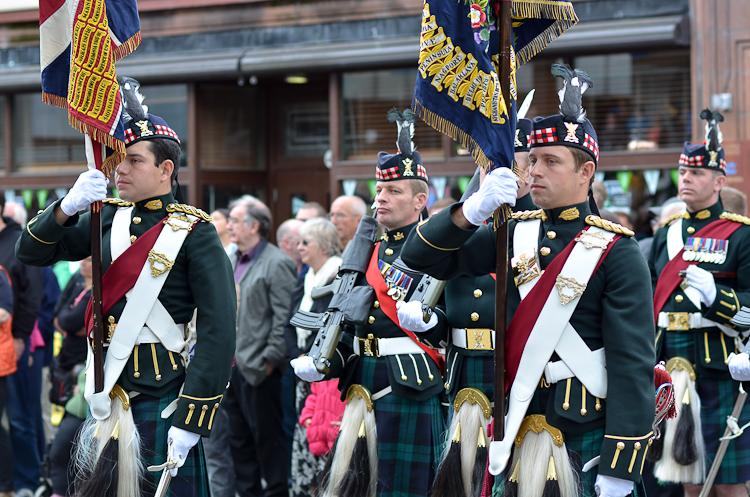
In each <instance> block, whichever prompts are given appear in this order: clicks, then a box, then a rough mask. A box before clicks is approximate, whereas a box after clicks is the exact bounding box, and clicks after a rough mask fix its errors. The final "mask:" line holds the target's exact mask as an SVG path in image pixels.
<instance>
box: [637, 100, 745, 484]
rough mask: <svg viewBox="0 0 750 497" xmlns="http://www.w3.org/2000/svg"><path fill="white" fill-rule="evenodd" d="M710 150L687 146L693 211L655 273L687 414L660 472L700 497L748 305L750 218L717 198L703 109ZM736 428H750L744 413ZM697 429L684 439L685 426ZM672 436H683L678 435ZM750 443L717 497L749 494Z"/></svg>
mask: <svg viewBox="0 0 750 497" xmlns="http://www.w3.org/2000/svg"><path fill="white" fill-rule="evenodd" d="M701 117H702V118H704V119H706V121H707V123H706V143H705V144H703V143H701V144H691V143H687V142H686V143H685V146H684V148H683V152H682V154H681V155H680V159H679V181H678V189H679V195H680V198H681V199H682V200H683V201H684V202H685V204H687V211H686V212H681V213H678V214H675V215H673V216H672V217H671V218H669V219H668V220H666V222H665V227H664V228H662V229H660V230H659V231H657V232H656V234H655V235H654V242H653V245H652V246H651V255H650V258H649V267H650V269H651V276H652V280H653V286H654V291H655V293H654V307H655V309H654V310H655V313H656V316H655V318H656V323H657V336H656V347H657V352H658V357H659V358H660V359H663V360H666V361H667V370H668V372H671V374H672V375H673V379H674V383H675V398H676V399H677V400H678V401H680V400H681V401H682V405H681V408H680V411H681V413H680V416H679V418H678V419H676V420H669V421H667V424H666V430H665V432H666V433H665V436H664V450H663V454H662V457H661V459H660V460H659V461H657V463H656V465H655V470H654V474H655V476H656V477H657V478H658V479H660V480H662V481H668V482H674V483H683V484H684V485H683V486H684V488H685V495H687V496H697V495H698V494H699V493H700V491H701V488H702V487H701V485H700V484H701V483H703V481H704V478H705V474H706V470H707V468H708V467H709V466H710V465H711V464H712V462H713V459H714V457H715V454H716V452H717V449H718V447H719V443H720V442H719V438H720V437H722V436H723V433H724V430H725V429H726V420H727V416H729V415H731V414H732V410H733V406H734V403H735V400H736V399H737V396H738V395H739V392H740V390H739V382H738V381H734V380H732V378H731V376H730V373H729V370H728V367H727V362H729V359H730V355H731V354H732V353H733V352H736V351H737V350H738V349H739V350H742V342H741V338H742V336H741V335H740V334H739V333H738V330H737V329H736V326H735V325H734V324H733V323H732V321H731V319H732V317H733V316H734V315H735V313H736V312H737V311H739V309H740V307H742V306H746V305H750V227H748V226H747V225H749V224H750V219H749V218H747V217H744V216H741V215H739V214H732V213H729V212H725V211H724V208H723V207H722V204H721V199H720V197H719V194H720V191H721V189H722V187H723V186H724V185H725V184H726V167H727V163H726V160H725V159H724V149H723V148H722V147H721V132H720V130H719V125H718V123H719V122H720V121H721V120H723V118H722V117H721V115H720V114H719V113H718V112H711V111H710V110H704V111H703V112H702V113H701ZM737 422H738V423H739V425H740V426H742V425H745V424H746V423H748V422H750V408H748V407H747V406H745V407H744V408H743V409H742V411H741V413H740V415H739V416H738V419H737ZM689 425H692V426H694V427H695V429H694V430H693V431H692V433H690V432H688V433H689V434H688V435H684V433H685V432H681V427H683V426H684V427H687V426H689ZM675 433H683V435H681V436H678V437H675ZM749 479H750V438H748V437H737V438H735V439H734V440H732V441H731V442H730V443H729V445H728V447H727V452H726V454H725V456H724V459H723V461H722V462H721V466H720V467H719V472H718V474H717V476H716V479H715V486H714V487H713V488H715V489H716V494H717V495H719V496H739V495H743V496H745V495H747V490H746V489H745V485H744V483H745V482H746V481H747V480H749Z"/></svg>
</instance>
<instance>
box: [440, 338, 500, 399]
mask: <svg viewBox="0 0 750 497" xmlns="http://www.w3.org/2000/svg"><path fill="white" fill-rule="evenodd" d="M465 350H466V349H462V348H460V347H456V346H454V345H450V346H449V347H448V351H447V354H446V357H447V359H448V360H446V364H447V365H450V364H451V362H452V361H453V357H454V355H456V356H457V357H456V363H455V366H454V367H455V369H456V371H455V372H454V373H453V376H454V378H452V379H451V381H452V382H453V383H456V386H455V387H454V388H451V390H450V393H449V395H448V398H449V399H450V402H451V404H453V400H454V399H455V398H456V394H458V392H459V391H460V390H461V389H462V388H469V387H471V388H476V389H477V390H480V391H481V392H482V393H483V394H484V395H486V396H487V398H488V399H490V402H492V401H493V400H494V398H495V391H494V388H495V355H494V353H493V352H473V353H471V354H469V353H466V352H465Z"/></svg>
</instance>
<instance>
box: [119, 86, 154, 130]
mask: <svg viewBox="0 0 750 497" xmlns="http://www.w3.org/2000/svg"><path fill="white" fill-rule="evenodd" d="M118 81H119V83H120V93H121V94H122V106H123V111H122V118H123V121H128V120H130V119H132V120H134V121H139V120H141V119H147V118H148V117H147V114H148V106H146V105H143V100H144V99H145V98H146V97H144V96H143V94H142V93H141V92H140V88H141V84H140V83H139V82H138V81H136V80H135V79H133V78H128V77H127V76H123V77H121V78H118Z"/></svg>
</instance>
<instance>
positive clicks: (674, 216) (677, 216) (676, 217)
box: [663, 212, 690, 226]
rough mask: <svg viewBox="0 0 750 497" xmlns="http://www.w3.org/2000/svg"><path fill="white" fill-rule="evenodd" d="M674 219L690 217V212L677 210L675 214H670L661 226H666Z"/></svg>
mask: <svg viewBox="0 0 750 497" xmlns="http://www.w3.org/2000/svg"><path fill="white" fill-rule="evenodd" d="M675 219H690V214H688V213H687V212H678V213H677V214H672V216H670V218H669V219H667V220H666V221H664V224H663V226H668V225H669V223H671V222H672V221H674V220H675Z"/></svg>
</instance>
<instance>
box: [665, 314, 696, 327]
mask: <svg viewBox="0 0 750 497" xmlns="http://www.w3.org/2000/svg"><path fill="white" fill-rule="evenodd" d="M667 317H668V318H669V325H668V326H667V331H688V330H689V329H690V314H689V313H687V312H668V313H667Z"/></svg>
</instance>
